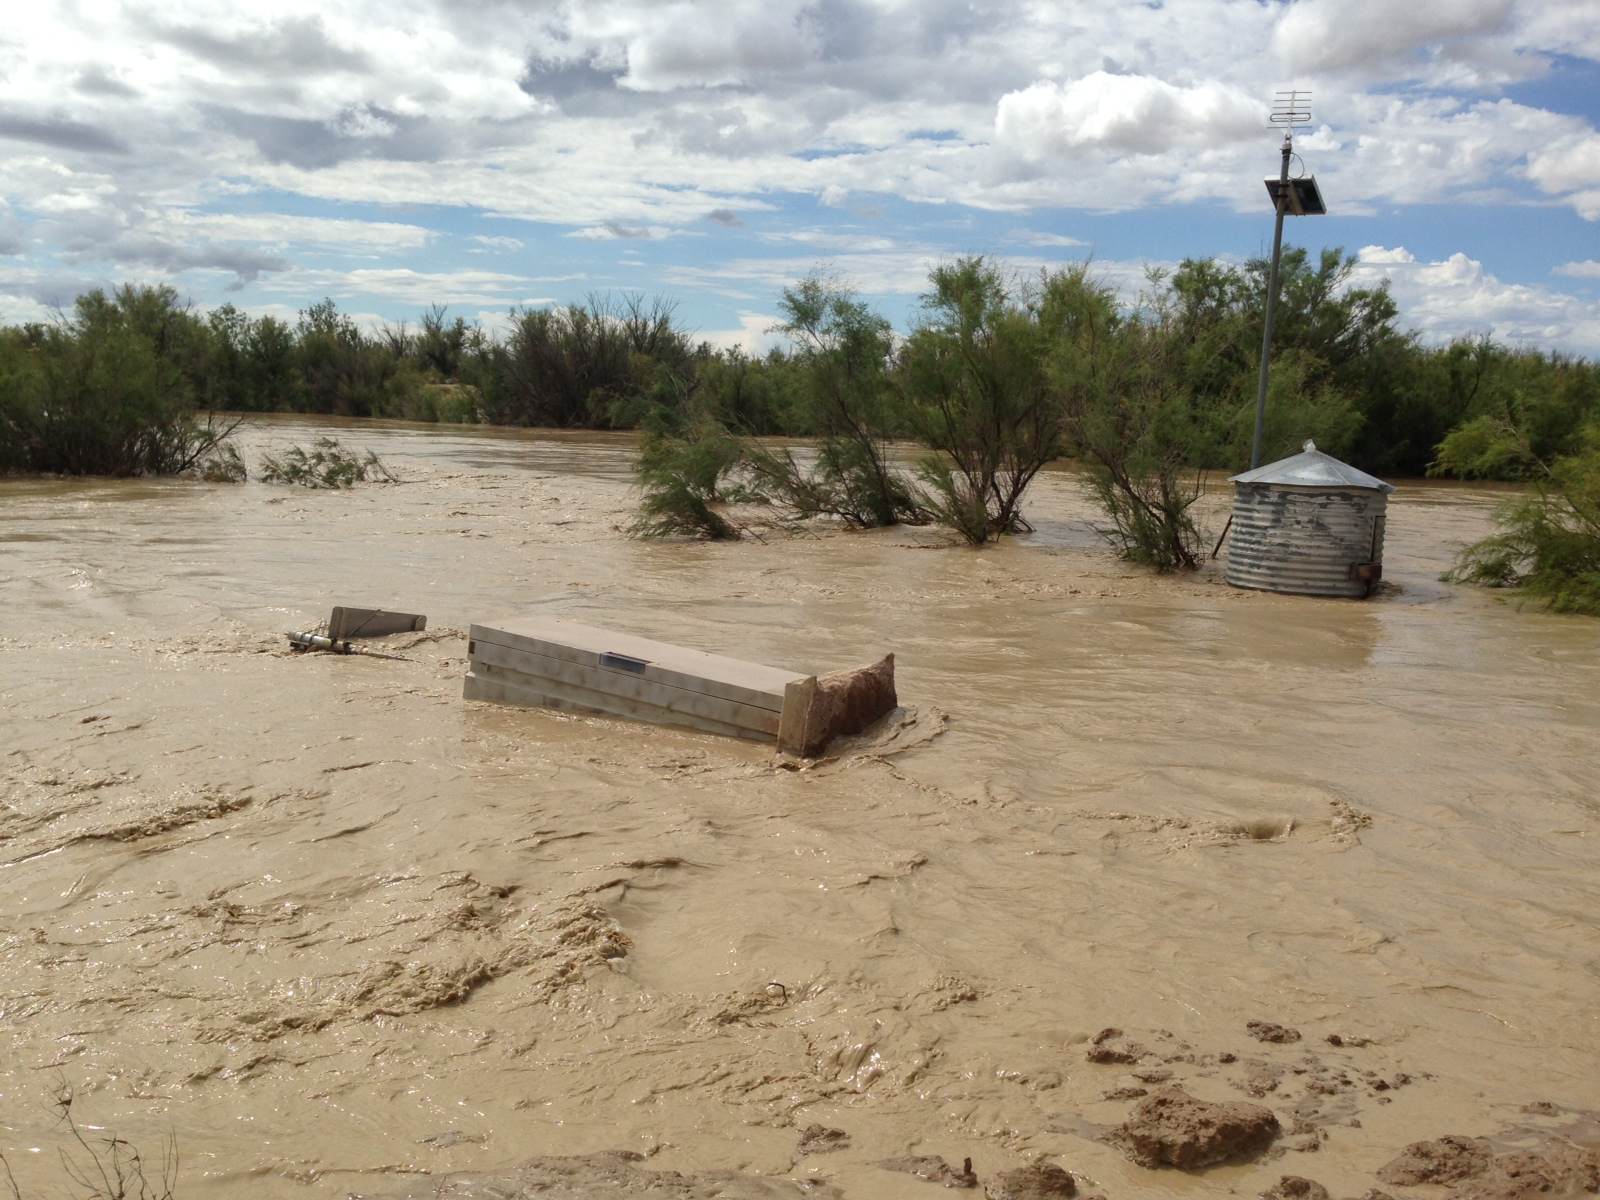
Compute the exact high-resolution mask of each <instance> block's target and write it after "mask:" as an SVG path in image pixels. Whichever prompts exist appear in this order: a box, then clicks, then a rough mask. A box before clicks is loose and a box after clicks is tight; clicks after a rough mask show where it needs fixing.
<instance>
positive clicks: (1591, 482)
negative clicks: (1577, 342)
mask: <svg viewBox="0 0 1600 1200" xmlns="http://www.w3.org/2000/svg"><path fill="white" fill-rule="evenodd" d="M1481 435H1482V431H1481V430H1474V431H1472V433H1471V437H1472V439H1473V444H1475V445H1476V444H1478V442H1479V440H1480V438H1481ZM1494 438H1495V439H1496V440H1497V441H1499V443H1500V444H1502V445H1517V446H1520V447H1522V450H1521V453H1520V455H1519V456H1518V461H1528V462H1531V463H1532V464H1533V465H1534V467H1535V468H1536V469H1537V471H1538V474H1537V475H1536V476H1535V477H1534V489H1533V491H1532V492H1531V493H1530V494H1527V495H1523V496H1518V497H1517V498H1516V499H1514V500H1509V501H1507V502H1506V503H1504V504H1502V505H1501V506H1500V508H1499V509H1498V510H1497V512H1496V514H1495V520H1496V524H1497V525H1498V526H1499V528H1498V531H1497V532H1496V533H1494V534H1492V535H1491V536H1489V537H1487V538H1484V539H1483V540H1482V541H1479V542H1477V543H1475V544H1473V545H1471V546H1468V547H1467V548H1466V550H1464V551H1463V552H1462V554H1461V557H1460V559H1459V560H1458V561H1457V563H1456V565H1455V567H1454V568H1453V569H1452V570H1451V571H1450V572H1449V573H1448V574H1447V575H1446V578H1448V579H1452V580H1455V581H1457V582H1465V583H1477V584H1483V585H1484V586H1487V587H1495V588H1515V589H1517V591H1518V594H1519V595H1520V596H1522V597H1524V598H1526V599H1528V600H1530V601H1535V602H1538V603H1542V604H1544V605H1545V606H1546V607H1548V608H1550V609H1552V610H1554V611H1556V612H1567V613H1584V614H1587V615H1589V616H1600V427H1592V428H1591V429H1590V430H1589V431H1588V432H1587V434H1586V435H1585V438H1584V441H1583V444H1582V445H1581V446H1580V447H1579V448H1578V450H1577V451H1576V452H1575V453H1572V454H1564V455H1561V456H1560V457H1558V458H1556V459H1554V460H1553V461H1552V462H1550V463H1548V464H1546V463H1545V462H1543V461H1542V460H1541V459H1539V458H1538V456H1537V455H1535V454H1534V453H1533V451H1532V450H1531V449H1530V448H1529V447H1528V439H1527V437H1526V436H1525V435H1524V434H1523V433H1522V432H1521V431H1520V430H1518V429H1517V428H1516V427H1515V426H1514V425H1512V424H1511V423H1509V422H1507V423H1505V424H1504V425H1502V426H1501V428H1499V429H1498V430H1496V431H1494ZM1448 445H1449V439H1447V440H1446V446H1448ZM1458 448H1459V447H1458ZM1444 452H1445V448H1444V447H1441V454H1443V453H1444Z"/></svg>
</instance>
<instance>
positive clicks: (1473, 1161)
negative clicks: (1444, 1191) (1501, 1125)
mask: <svg viewBox="0 0 1600 1200" xmlns="http://www.w3.org/2000/svg"><path fill="white" fill-rule="evenodd" d="M1492 1157H1493V1156H1492V1155H1491V1154H1490V1153H1489V1143H1488V1142H1486V1141H1485V1140H1484V1139H1483V1138H1467V1137H1457V1136H1456V1135H1455V1134H1446V1135H1445V1136H1444V1137H1442V1138H1435V1139H1434V1140H1433V1141H1431V1142H1412V1143H1411V1144H1410V1145H1409V1146H1407V1147H1406V1148H1405V1149H1404V1150H1402V1151H1401V1152H1400V1153H1399V1154H1397V1155H1395V1157H1394V1158H1392V1159H1390V1160H1389V1161H1388V1162H1387V1163H1385V1164H1384V1166H1383V1168H1382V1169H1381V1170H1379V1172H1378V1178H1379V1179H1380V1180H1382V1181H1383V1182H1384V1183H1387V1184H1391V1185H1393V1186H1394V1187H1416V1186H1417V1185H1418V1184H1419V1183H1455V1182H1456V1181H1458V1180H1461V1179H1469V1178H1471V1177H1472V1176H1474V1175H1481V1174H1483V1172H1484V1171H1485V1170H1486V1169H1488V1166H1489V1160H1490V1159H1491V1158H1492Z"/></svg>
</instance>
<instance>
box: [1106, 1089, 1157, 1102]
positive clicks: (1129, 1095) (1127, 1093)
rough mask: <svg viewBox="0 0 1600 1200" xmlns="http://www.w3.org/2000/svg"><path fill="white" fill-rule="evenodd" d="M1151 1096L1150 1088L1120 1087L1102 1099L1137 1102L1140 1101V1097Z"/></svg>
mask: <svg viewBox="0 0 1600 1200" xmlns="http://www.w3.org/2000/svg"><path fill="white" fill-rule="evenodd" d="M1149 1094H1150V1089H1149V1088H1142V1087H1119V1088H1112V1089H1111V1090H1110V1091H1109V1092H1107V1093H1106V1094H1105V1095H1104V1096H1103V1097H1101V1098H1102V1099H1104V1100H1137V1099H1139V1097H1141V1096H1148V1095H1149Z"/></svg>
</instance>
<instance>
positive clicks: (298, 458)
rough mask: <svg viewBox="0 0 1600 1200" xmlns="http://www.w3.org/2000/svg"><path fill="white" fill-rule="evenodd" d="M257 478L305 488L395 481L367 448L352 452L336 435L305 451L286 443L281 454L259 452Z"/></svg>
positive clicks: (396, 480)
mask: <svg viewBox="0 0 1600 1200" xmlns="http://www.w3.org/2000/svg"><path fill="white" fill-rule="evenodd" d="M257 478H259V479H260V480H261V481H262V482H263V483H290V484H296V485H298V486H300V487H308V488H345V487H350V486H351V485H353V484H357V483H368V482H376V483H398V482H399V479H398V477H397V476H396V475H395V474H394V472H392V471H390V470H389V468H388V467H386V466H384V464H383V461H382V460H381V459H379V458H378V456H377V455H376V454H375V453H373V452H372V451H371V450H368V451H367V452H366V453H365V454H355V453H353V452H351V451H349V450H346V449H345V448H344V447H343V446H341V445H340V444H339V441H338V439H337V438H330V437H319V438H318V439H317V440H316V441H315V442H313V443H312V444H311V449H310V450H307V449H305V447H303V446H290V447H289V448H288V449H287V450H285V451H283V452H282V453H281V454H263V455H262V456H261V469H260V470H259V471H258V472H257Z"/></svg>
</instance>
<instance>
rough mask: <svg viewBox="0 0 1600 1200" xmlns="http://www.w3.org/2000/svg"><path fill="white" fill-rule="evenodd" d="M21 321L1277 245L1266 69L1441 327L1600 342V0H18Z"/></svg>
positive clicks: (16, 280)
mask: <svg viewBox="0 0 1600 1200" xmlns="http://www.w3.org/2000/svg"><path fill="white" fill-rule="evenodd" d="M7 9H8V11H7V13H6V17H5V20H4V22H3V24H0V321H5V322H17V321H24V320H40V319H49V317H50V315H51V313H52V312H53V310H54V309H55V308H57V307H58V306H66V305H70V303H71V301H72V299H73V297H74V296H75V295H77V294H78V293H80V292H82V291H84V290H86V289H88V288H90V287H95V286H107V285H113V284H116V283H119V282H124V281H129V282H138V283H168V284H171V285H172V286H173V287H175V288H176V289H177V290H178V291H179V293H180V294H181V295H183V296H184V297H186V298H188V299H190V300H192V302H193V303H194V304H195V305H197V306H199V307H201V308H209V307H212V306H215V305H217V304H221V303H232V304H235V305H237V306H239V307H240V308H243V309H245V310H247V311H250V312H252V313H272V314H275V315H278V316H281V317H285V318H286V319H290V320H292V319H293V318H294V315H295V313H296V312H297V311H298V310H300V309H302V308H304V307H306V306H307V305H309V304H311V303H312V302H314V301H316V300H318V299H321V298H323V297H325V296H326V297H332V298H333V299H335V300H336V301H337V302H338V304H339V306H340V308H341V309H343V310H345V311H347V312H350V313H352V314H355V315H356V316H357V318H358V319H359V320H360V321H362V322H363V323H364V324H366V325H368V326H370V327H377V326H379V325H381V324H382V323H384V322H398V321H401V320H409V321H412V322H414V321H415V320H416V318H417V315H418V314H419V313H420V312H421V311H422V310H424V309H425V308H426V307H427V306H429V305H431V304H444V305H448V306H449V310H450V312H451V313H453V314H459V315H462V316H465V317H467V318H468V319H469V320H473V321H479V322H481V323H483V324H484V325H485V326H486V327H489V328H501V327H503V324H504V322H505V320H506V318H507V314H508V313H509V312H510V310H511V309H512V308H513V307H515V306H524V307H526V306H540V305H546V304H553V303H562V304H564V303H568V302H573V301H582V300H583V299H585V298H586V297H587V296H589V295H591V294H596V293H598V294H605V293H616V292H624V291H637V292H643V293H646V294H651V295H655V294H659V295H663V296H666V297H668V298H669V299H671V300H672V301H674V302H676V304H677V306H678V307H677V312H678V316H679V317H680V319H681V321H682V323H683V324H684V325H686V326H687V327H689V328H690V329H692V330H694V331H695V332H696V334H697V335H698V336H700V337H703V338H706V339H708V340H710V341H712V342H714V343H716V344H719V345H734V344H739V345H743V346H745V347H747V348H750V349H753V350H760V349H763V348H765V347H766V346H768V345H771V344H773V343H774V341H775V339H776V337H777V335H776V334H774V333H773V332H772V327H773V325H774V323H775V321H776V319H777V318H776V313H777V301H778V299H779V297H780V295H781V293H782V289H783V288H784V287H785V286H786V285H788V284H791V283H793V282H795V281H796V280H798V279H799V278H801V277H803V276H804V275H806V274H807V273H808V272H810V271H812V270H817V269H821V270H823V271H826V272H828V273H829V274H831V275H832V276H834V277H835V278H837V279H839V280H840V281H842V282H844V283H847V284H848V285H850V286H852V287H854V288H855V289H857V290H858V291H859V292H860V293H861V294H862V295H863V296H864V297H866V298H867V299H869V300H871V301H872V302H873V303H874V304H875V305H877V306H878V307H879V308H880V310H881V311H883V312H884V313H885V314H886V315H888V316H889V317H891V318H892V319H893V320H894V321H895V322H896V323H897V324H898V325H900V326H901V327H902V328H904V327H906V326H907V325H908V324H909V323H911V322H913V321H914V320H915V319H916V314H917V311H918V303H919V301H918V297H919V295H920V293H921V292H922V291H923V290H924V288H925V286H926V279H927V273H928V270H929V268H930V266H932V265H934V264H936V263H938V262H940V261H943V260H947V259H949V258H951V257H953V256H956V255H959V254H971V253H981V254H988V255H993V256H995V257H997V258H999V259H1002V260H1004V261H1005V262H1006V263H1007V264H1009V266H1010V267H1011V268H1013V269H1015V270H1016V271H1017V272H1019V273H1031V272H1034V271H1037V270H1038V269H1039V268H1041V267H1053V266H1059V265H1062V264H1064V263H1068V262H1072V261H1077V260H1081V259H1085V258H1087V259H1090V260H1091V261H1092V263H1093V264H1094V270H1095V271H1097V272H1098V273H1100V274H1101V276H1102V277H1104V278H1105V279H1106V280H1107V281H1109V282H1111V283H1112V284H1114V285H1115V286H1117V287H1118V288H1119V289H1121V290H1122V291H1123V292H1124V293H1125V294H1126V295H1127V296H1128V297H1129V298H1130V299H1131V298H1133V297H1134V296H1136V295H1137V293H1138V291H1139V289H1140V288H1141V287H1143V286H1147V284H1146V274H1145V273H1146V271H1147V269H1148V268H1150V267H1157V268H1165V269H1169V270H1170V269H1171V268H1172V267H1173V266H1174V265H1175V264H1176V263H1178V262H1179V261H1181V260H1182V259H1183V258H1185V257H1191V256H1192V257H1205V256H1218V257H1221V258H1224V259H1227V260H1231V261H1242V260H1244V259H1247V258H1250V257H1252V256H1257V255H1262V254H1265V253H1268V252H1269V251H1270V248H1271V239H1272V211H1271V206H1270V201H1269V200H1268V198H1267V194H1266V190H1265V188H1264V187H1263V184H1262V179H1263V177H1264V176H1266V175H1269V174H1270V175H1275V174H1276V173H1277V169H1278V161H1279V156H1278V143H1279V138H1278V134H1277V133H1276V132H1275V131H1274V130H1273V129H1272V127H1271V125H1270V123H1269V120H1268V115H1269V111H1270V109H1271V105H1272V99H1273V95H1274V93H1275V92H1277V91H1278V90H1280V89H1287V88H1299V89H1305V90H1309V91H1310V92H1311V93H1312V101H1311V108H1312V122H1311V124H1310V125H1308V126H1307V127H1306V128H1304V129H1302V130H1301V131H1300V132H1299V133H1298V135H1297V137H1296V139H1295V149H1296V152H1297V154H1298V156H1299V157H1298V158H1297V159H1296V160H1295V163H1294V170H1295V172H1296V173H1300V172H1302V171H1304V172H1308V173H1313V174H1315V175H1316V177H1317V181H1318V184H1319V186H1320V187H1321V190H1322V193H1323V195H1324V197H1325V199H1326V202H1327V205H1328V208H1329V214H1328V215H1327V216H1323V217H1298V218H1296V217H1291V218H1289V219H1288V221H1287V228H1286V231H1285V238H1286V241H1288V242H1290V243H1291V244H1295V245H1303V246H1307V247H1310V248H1312V249H1320V248H1322V247H1328V246H1336V247H1342V248H1343V249H1344V250H1345V251H1346V252H1347V253H1349V254H1352V255H1355V256H1356V257H1357V258H1358V259H1359V262H1358V265H1357V267H1356V270H1355V272H1354V274H1353V278H1354V279H1355V280H1356V281H1357V282H1358V283H1361V284H1364V285H1372V284H1377V283H1379V282H1381V281H1383V280H1388V281H1389V284H1390V286H1391V288H1392V290H1393V293H1394V296H1395V298H1396V301H1397V302H1398V303H1399V305H1400V309H1401V323H1402V324H1403V325H1404V326H1405V327H1407V328H1412V329H1415V330H1417V332H1418V333H1419V335H1420V336H1421V337H1422V338H1424V339H1425V340H1427V341H1429V342H1440V341H1444V340H1448V339H1450V338H1453V337H1460V336H1471V335H1478V334H1490V335H1492V336H1494V337H1496V338H1497V339H1500V340H1502V341H1505V342H1508V343H1513V344H1518V345H1528V346H1533V347H1537V348H1540V349H1553V350H1562V351H1567V352H1571V353H1577V354H1584V355H1588V356H1591V357H1597V358H1600V130H1597V124H1600V3H1597V2H1596V0H1410V2H1409V3H1404V2H1402V3H1397V2H1396V0H1289V2H1279V0H1166V2H1164V3H1160V2H1158V3H1125V2H1121V0H1092V2H1090V0H1048V2H1043V3H1021V2H1009V3H988V2H986V0H807V2H801V0H703V2H687V0H604V2H586V3H578V2H568V3H559V2H551V3H495V2H492V0H384V2H383V3H370V2H368V0H341V3H339V4H336V5H335V4H327V3H319V4H302V3H299V2H298V0H280V2H278V3H273V4H270V5H266V4H252V3H247V2H243V0H230V2H229V3H222V4H218V3H198V2H195V0H151V2H138V0H125V2H123V3H110V2H101V0H32V2H26V0H15V2H14V3H13V4H11V5H8V6H7Z"/></svg>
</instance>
